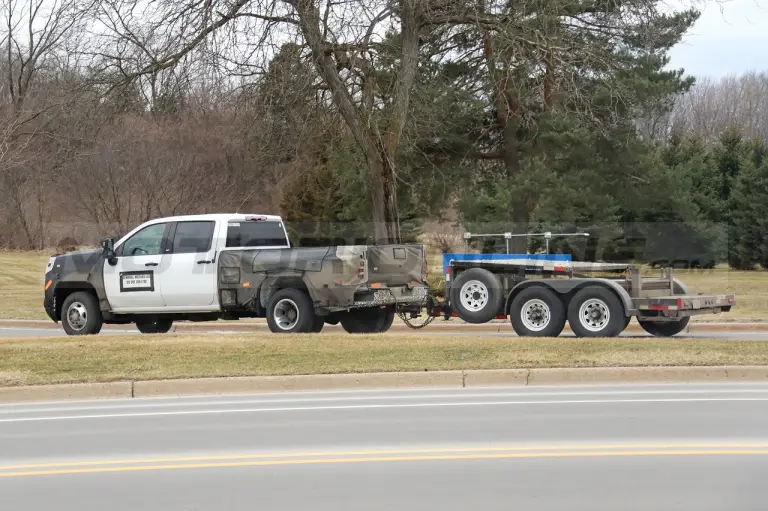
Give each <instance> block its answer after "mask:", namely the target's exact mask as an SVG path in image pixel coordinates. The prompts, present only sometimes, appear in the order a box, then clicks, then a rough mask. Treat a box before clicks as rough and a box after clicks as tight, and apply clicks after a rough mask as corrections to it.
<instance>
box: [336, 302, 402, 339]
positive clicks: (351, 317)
mask: <svg viewBox="0 0 768 511" xmlns="http://www.w3.org/2000/svg"><path fill="white" fill-rule="evenodd" d="M394 320H395V309H394V307H387V308H384V309H382V308H380V307H368V308H364V309H357V310H353V311H350V312H348V313H347V314H345V315H344V316H343V317H342V318H341V327H342V328H343V329H344V331H346V332H347V333H348V334H381V333H384V332H386V331H387V330H389V328H390V327H391V326H392V323H393V322H394Z"/></svg>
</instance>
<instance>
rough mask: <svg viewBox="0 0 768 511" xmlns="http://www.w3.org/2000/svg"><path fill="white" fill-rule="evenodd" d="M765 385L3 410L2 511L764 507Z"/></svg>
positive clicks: (767, 490) (767, 495)
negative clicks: (17, 510) (54, 510)
mask: <svg viewBox="0 0 768 511" xmlns="http://www.w3.org/2000/svg"><path fill="white" fill-rule="evenodd" d="M766 424H768V384H766V385H755V384H749V385H747V384H733V383H731V384H718V385H714V384H712V385H688V386H683V385H668V386H649V385H644V386H635V385H632V386H629V385H628V386H610V387H608V386H605V387H586V386H582V387H578V386H574V387H538V388H536V387H530V388H522V389H521V388H496V389H466V390H463V391H459V390H455V389H451V390H447V389H446V390H411V391H396V392H394V391H386V392H385V391H369V392H335V393H294V394H272V395H261V396H226V397H187V398H176V399H167V398H162V399H133V400H110V401H99V402H68V403H58V404H40V403H36V404H25V405H22V404H17V405H3V406H0V509H9V510H11V509H12V510H16V509H19V510H21V509H23V510H38V509H39V510H49V509H56V510H57V511H59V510H69V509H72V510H77V511H83V510H90V509H94V510H103V509H110V510H123V509H124V510H136V509H141V510H142V511H154V510H162V511H168V510H181V509H184V510H187V509H200V510H213V509H215V510H225V509H226V510H229V509H238V510H239V509H243V510H246V509H247V510H253V509H259V510H262V509H270V510H271V509H279V510H301V509H307V510H340V509H349V510H392V509H414V510H427V509H441V510H454V509H455V510H462V511H466V510H467V509H483V510H488V509H504V510H509V509H534V510H549V509H552V510H558V511H562V510H563V509H568V510H581V509H583V510H587V509H588V510H611V511H616V510H624V509H638V510H650V509H653V510H666V509H679V510H697V511H699V510H715V509H717V510H742V509H744V510H746V509H749V510H764V509H765V508H766V501H768V486H766V485H765V482H764V479H765V474H766V473H768V429H767V428H766Z"/></svg>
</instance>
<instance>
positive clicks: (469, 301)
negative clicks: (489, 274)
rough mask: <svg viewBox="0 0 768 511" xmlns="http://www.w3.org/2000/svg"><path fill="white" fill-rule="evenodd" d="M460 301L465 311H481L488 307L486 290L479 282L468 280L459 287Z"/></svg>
mask: <svg viewBox="0 0 768 511" xmlns="http://www.w3.org/2000/svg"><path fill="white" fill-rule="evenodd" d="M460 300H461V305H462V307H464V309H465V310H468V311H473V312H476V311H480V310H483V309H484V308H485V306H486V305H488V288H487V287H485V284H483V283H482V282H480V281H479V280H468V281H467V282H466V283H465V284H464V285H463V286H461V293H460Z"/></svg>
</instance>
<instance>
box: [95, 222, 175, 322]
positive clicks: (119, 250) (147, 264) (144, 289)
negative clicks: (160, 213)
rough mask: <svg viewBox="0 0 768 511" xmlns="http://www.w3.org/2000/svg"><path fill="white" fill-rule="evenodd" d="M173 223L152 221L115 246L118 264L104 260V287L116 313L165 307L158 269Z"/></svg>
mask: <svg viewBox="0 0 768 511" xmlns="http://www.w3.org/2000/svg"><path fill="white" fill-rule="evenodd" d="M170 226H171V224H169V223H159V224H152V225H148V226H146V227H144V228H143V229H141V230H139V231H137V232H136V233H134V234H133V236H131V237H130V238H128V239H127V240H125V242H123V243H122V244H120V245H119V246H117V247H116V248H115V255H116V259H117V264H115V265H114V266H112V265H110V264H109V263H108V262H107V261H104V290H105V292H106V294H107V299H108V300H109V304H110V306H111V307H112V310H113V311H114V312H140V311H146V310H157V309H160V310H162V308H163V307H164V306H165V303H164V302H163V297H162V293H161V292H160V285H159V284H160V283H159V280H160V279H159V278H158V276H159V269H160V263H161V261H162V258H163V246H164V244H165V241H166V236H167V235H168V231H169V228H170Z"/></svg>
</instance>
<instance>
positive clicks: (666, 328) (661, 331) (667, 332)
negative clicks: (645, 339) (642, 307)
mask: <svg viewBox="0 0 768 511" xmlns="http://www.w3.org/2000/svg"><path fill="white" fill-rule="evenodd" d="M690 320H691V318H690V317H687V316H686V317H684V318H683V319H681V320H680V321H647V320H646V321H643V320H642V319H638V320H637V322H638V323H640V326H641V327H642V329H643V330H645V331H646V332H648V333H649V334H651V335H653V336H655V337H672V336H673V335H677V334H679V333H680V332H682V331H683V330H685V328H686V327H687V326H688V322H689V321H690Z"/></svg>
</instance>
